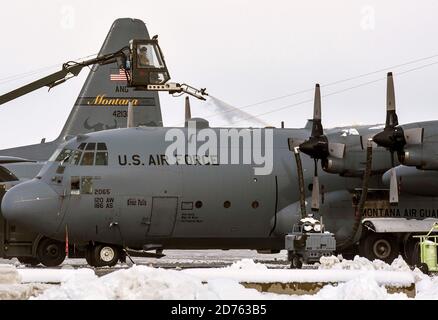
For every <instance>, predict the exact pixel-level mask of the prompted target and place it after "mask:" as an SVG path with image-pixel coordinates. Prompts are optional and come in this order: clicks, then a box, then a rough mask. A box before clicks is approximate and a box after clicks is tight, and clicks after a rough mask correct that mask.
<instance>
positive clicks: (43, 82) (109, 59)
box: [0, 48, 127, 105]
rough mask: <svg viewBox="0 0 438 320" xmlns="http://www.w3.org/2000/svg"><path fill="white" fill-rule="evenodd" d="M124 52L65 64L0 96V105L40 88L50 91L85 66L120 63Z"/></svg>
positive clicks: (75, 74) (123, 57) (120, 51)
mask: <svg viewBox="0 0 438 320" xmlns="http://www.w3.org/2000/svg"><path fill="white" fill-rule="evenodd" d="M126 49H127V48H126ZM124 50H125V48H124V49H122V50H119V51H117V52H115V53H111V54H106V55H102V56H99V57H96V58H93V59H89V60H85V61H81V62H74V61H70V62H66V63H64V64H63V65H62V69H61V70H60V71H57V72H55V73H52V74H50V75H48V76H46V77H44V78H41V79H38V80H36V81H34V82H31V83H29V84H26V85H24V86H22V87H20V88H18V89H15V90H12V91H10V92H8V93H6V94H4V95H1V96H0V105H1V104H4V103H6V102H9V101H11V100H14V99H16V98H19V97H21V96H23V95H25V94H28V93H30V92H32V91H35V90H37V89H40V88H42V87H48V88H49V90H50V89H51V88H53V87H55V86H57V85H59V84H61V83H63V82H65V81H67V80H68V79H70V78H72V77H75V76H77V75H78V74H79V73H80V72H81V70H82V69H83V68H85V67H87V66H90V65H94V64H101V65H103V64H109V63H114V62H117V61H119V63H122V62H123V61H124V59H125V57H126V56H125V53H124Z"/></svg>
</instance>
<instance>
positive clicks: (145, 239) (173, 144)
mask: <svg viewBox="0 0 438 320" xmlns="http://www.w3.org/2000/svg"><path fill="white" fill-rule="evenodd" d="M133 43H135V42H133ZM139 43H140V42H139ZM131 53H132V51H131ZM128 60H129V59H128ZM161 60H162V61H163V65H164V67H165V64H164V59H161ZM133 64H135V61H133V60H130V63H129V65H130V67H131V69H125V70H126V72H128V73H129V72H130V74H128V75H127V78H128V79H129V78H130V77H132V74H133V71H134V70H135V69H132V66H133ZM124 66H126V64H124ZM149 79H151V78H149ZM167 80H168V79H167ZM167 80H166V81H167ZM140 81H143V82H142V83H143V84H145V83H146V84H147V82H148V81H149V80H147V79H146V80H144V79H143V80H141V77H140ZM164 83H165V82H164ZM145 89H146V90H147V89H153V88H150V87H146V88H145ZM387 92H388V94H387V120H386V125H385V127H384V130H383V131H381V129H382V128H381V127H375V126H358V127H354V128H352V127H346V128H335V129H330V130H325V131H324V130H323V128H322V124H321V102H320V92H319V86H317V87H316V90H315V104H314V117H313V119H312V121H311V122H310V125H308V126H306V128H303V129H283V128H282V129H275V128H265V129H257V128H239V130H238V129H236V128H234V129H226V128H210V127H209V124H208V121H206V120H204V119H199V118H194V119H189V118H187V119H186V120H187V121H186V127H184V128H161V127H148V126H136V127H131V128H129V127H128V128H124V129H114V130H106V131H101V132H96V133H87V134H78V135H76V136H75V137H72V138H71V139H70V140H68V141H67V142H65V143H64V144H62V145H60V147H59V148H58V150H57V151H55V152H54V154H53V156H52V157H51V158H50V159H49V160H48V161H47V162H46V163H45V164H44V166H43V167H42V169H41V171H40V172H39V173H38V174H37V176H36V177H35V178H34V179H32V180H30V181H26V182H23V183H20V184H18V185H17V186H14V187H13V188H11V189H10V190H8V191H7V192H6V194H5V196H4V198H3V201H2V212H3V215H4V217H5V218H6V219H7V220H8V221H9V222H10V223H14V224H15V223H16V224H20V225H22V226H25V227H27V228H29V229H30V230H34V231H35V232H38V233H41V234H43V235H45V236H46V237H48V238H50V239H56V240H58V241H59V242H60V243H62V241H64V239H66V237H68V239H69V241H70V242H72V243H75V244H76V245H77V246H79V247H82V248H85V250H86V258H87V262H88V263H89V264H90V265H93V266H104V265H114V264H115V263H117V261H118V260H119V259H120V258H121V257H122V256H123V251H122V249H123V248H130V249H135V250H152V249H157V250H162V249H170V248H176V249H213V248H218V249H231V248H240V249H257V250H265V251H270V252H276V251H278V250H281V249H283V248H284V236H285V235H286V234H287V233H288V232H290V230H291V229H292V226H293V225H295V224H297V223H299V221H300V219H301V218H303V217H305V216H307V213H306V212H312V215H313V216H314V217H315V218H318V219H320V220H322V221H323V224H324V226H325V229H326V230H330V231H331V232H333V233H334V234H335V236H336V240H337V244H338V248H337V249H338V252H354V250H355V249H356V246H358V247H359V251H360V253H361V254H362V255H364V256H366V257H368V258H372V259H373V258H379V259H382V260H386V261H390V260H392V259H394V258H395V257H396V256H397V255H398V254H399V253H403V254H404V255H405V257H407V258H411V257H412V256H413V252H414V246H413V242H412V239H411V236H412V234H414V233H416V232H422V231H426V230H428V229H429V228H430V225H431V224H432V223H433V222H434V221H436V219H435V218H436V215H437V214H436V211H435V209H434V208H435V202H436V199H435V194H434V191H433V190H430V189H429V190H427V191H426V190H424V189H420V188H418V184H419V183H420V184H422V183H423V182H425V183H428V184H431V183H433V181H434V180H431V179H425V178H424V171H423V170H431V171H430V176H432V175H435V174H436V171H434V170H436V169H437V168H438V166H436V160H435V158H434V153H429V152H428V151H427V150H430V149H432V150H433V149H434V143H435V142H434V141H435V140H434V137H435V136H436V130H435V129H434V126H435V122H423V123H414V124H408V125H403V126H399V125H398V121H397V116H396V113H395V97H394V88H393V81H392V74H388V83H387ZM202 93H203V91H196V90H195V92H194V94H195V96H197V95H200V94H202ZM131 110H132V109H131ZM133 118H134V119H135V116H134V117H133ZM309 136H310V137H309ZM371 138H372V139H373V140H374V143H371V140H370V139H371ZM291 151H293V152H291ZM388 151H389V152H388ZM294 153H295V155H296V158H295V159H302V169H301V168H299V166H298V169H297V163H299V162H298V161H297V162H296V161H295V159H294ZM300 153H304V155H302V156H300ZM395 153H396V155H397V157H395V155H394V154H395ZM319 160H321V164H322V168H323V171H322V172H321V173H320V174H319V175H318V168H319ZM399 164H404V165H405V166H397V167H396V168H394V166H395V165H399ZM301 174H302V180H301V182H298V181H299V180H300V179H297V178H298V177H299V176H300V175H301ZM382 175H383V176H384V179H383V181H382ZM388 176H390V178H388ZM400 179H402V180H403V183H402V185H400V183H399V182H400ZM416 186H417V187H416ZM307 187H308V188H309V189H311V190H312V197H306V196H305V189H306V188H307ZM400 189H401V190H400ZM419 189H420V190H419ZM400 192H401V193H400ZM399 193H400V200H399V199H398V197H399ZM306 200H307V201H306ZM307 207H310V208H307ZM309 209H311V210H309Z"/></svg>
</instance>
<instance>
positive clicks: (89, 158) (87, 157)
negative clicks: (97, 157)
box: [81, 152, 94, 166]
mask: <svg viewBox="0 0 438 320" xmlns="http://www.w3.org/2000/svg"><path fill="white" fill-rule="evenodd" d="M93 161H94V152H84V156H83V157H82V161H81V166H92V165H93Z"/></svg>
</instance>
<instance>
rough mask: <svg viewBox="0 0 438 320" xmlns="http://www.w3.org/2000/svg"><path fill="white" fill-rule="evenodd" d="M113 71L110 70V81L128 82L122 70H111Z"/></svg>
mask: <svg viewBox="0 0 438 320" xmlns="http://www.w3.org/2000/svg"><path fill="white" fill-rule="evenodd" d="M113 70H114V71H113ZM113 70H111V74H110V80H111V81H128V78H127V77H126V73H125V70H124V69H113ZM117 71H118V72H117ZM113 72H114V73H113Z"/></svg>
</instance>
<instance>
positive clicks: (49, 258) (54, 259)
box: [37, 238, 65, 267]
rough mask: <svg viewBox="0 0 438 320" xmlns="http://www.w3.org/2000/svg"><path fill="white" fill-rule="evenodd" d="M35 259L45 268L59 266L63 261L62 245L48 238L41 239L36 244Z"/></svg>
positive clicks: (63, 246)
mask: <svg viewBox="0 0 438 320" xmlns="http://www.w3.org/2000/svg"><path fill="white" fill-rule="evenodd" d="M37 259H38V260H39V261H40V262H41V263H42V264H43V265H45V266H46V267H56V266H59V265H60V264H61V263H62V262H63V261H64V259H65V245H64V243H63V242H60V241H57V240H53V239H50V238H43V239H41V241H40V243H38V248H37Z"/></svg>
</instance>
